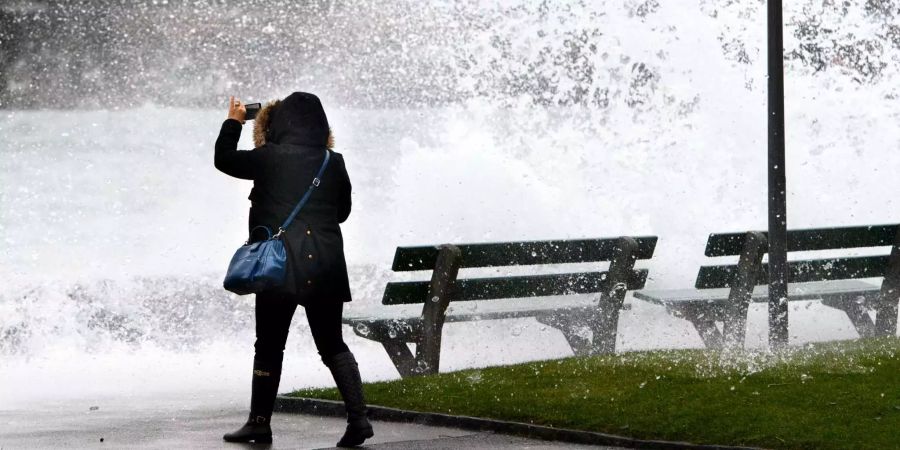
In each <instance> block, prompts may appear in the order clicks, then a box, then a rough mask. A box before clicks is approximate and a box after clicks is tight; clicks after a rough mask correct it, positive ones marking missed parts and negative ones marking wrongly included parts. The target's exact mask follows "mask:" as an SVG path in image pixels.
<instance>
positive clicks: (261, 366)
mask: <svg viewBox="0 0 900 450" xmlns="http://www.w3.org/2000/svg"><path fill="white" fill-rule="evenodd" d="M280 380H281V364H273V363H266V362H265V361H260V360H253V383H252V387H251V389H252V392H251V394H250V417H249V418H248V419H247V423H245V424H244V426H242V427H241V428H239V429H237V430H235V431H233V432H231V433H227V434H226V435H225V436H223V437H222V438H223V439H225V440H226V441H228V442H251V441H253V442H272V426H271V425H270V421H271V419H272V409H274V407H275V396H276V395H278V382H279V381H280Z"/></svg>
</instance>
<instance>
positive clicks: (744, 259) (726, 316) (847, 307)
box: [634, 225, 900, 348]
mask: <svg viewBox="0 0 900 450" xmlns="http://www.w3.org/2000/svg"><path fill="white" fill-rule="evenodd" d="M766 239H767V234H766V233H764V232H747V233H725V234H712V235H710V236H709V240H708V241H707V243H706V252H705V253H706V256H711V257H720V256H735V255H738V256H739V259H738V262H737V264H725V265H709V266H703V267H701V268H700V271H699V273H698V274H697V280H696V283H695V286H694V287H695V288H694V289H679V290H644V291H639V292H635V293H634V297H635V298H638V299H641V300H646V301H649V302H652V303H656V304H659V305H663V306H665V307H666V308H667V310H668V311H669V312H671V313H673V314H675V315H677V316H679V317H683V318H685V319H687V320H689V321H690V322H691V323H692V324H693V325H694V327H695V328H696V329H697V332H698V333H699V334H700V337H701V339H702V340H703V343H704V345H706V346H707V347H709V348H721V347H723V346H729V347H730V346H743V343H744V335H745V332H746V322H747V308H748V306H749V304H750V302H751V301H752V302H767V301H768V300H769V297H768V287H767V284H768V264H767V263H763V261H762V259H763V255H764V254H765V253H766V251H767V249H768V244H767V240H766ZM898 239H900V234H898V226H897V225H877V226H858V227H843V228H820V229H806V230H790V231H788V232H787V240H786V245H787V251H788V252H801V251H818V250H840V249H861V248H866V247H882V246H893V247H892V250H891V252H890V254H889V255H875V256H844V257H830V258H819V259H805V260H797V261H789V262H788V289H787V292H788V294H787V297H788V300H811V299H820V300H822V303H823V304H824V305H827V306H829V307H832V308H836V309H839V310H841V311H843V312H844V313H846V314H847V317H848V318H849V319H850V321H851V323H852V324H853V326H854V327H855V328H856V330H857V332H858V333H859V335H860V336H862V337H867V336H881V335H894V334H896V332H897V302H898V297H900V289H898V288H900V247H898V245H900V241H898ZM838 253H839V252H838ZM865 278H883V281H882V282H881V285H880V286H879V285H877V284H874V283H869V282H865V281H862V279H865ZM868 309H874V310H875V311H876V321H875V322H873V321H872V319H871V317H870V316H869V314H868V311H867V310H868ZM717 322H722V330H721V331H720V330H719V329H718V328H717V325H716V323H717Z"/></svg>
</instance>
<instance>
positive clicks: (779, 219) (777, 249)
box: [768, 0, 788, 349]
mask: <svg viewBox="0 0 900 450" xmlns="http://www.w3.org/2000/svg"><path fill="white" fill-rule="evenodd" d="M768 8H769V14H768V28H769V347H770V348H773V349H777V348H782V347H784V346H786V345H787V342H788V309H787V246H786V243H785V241H786V235H787V204H786V203H787V202H786V201H785V191H786V182H785V170H784V54H783V52H784V46H783V38H782V18H781V0H768Z"/></svg>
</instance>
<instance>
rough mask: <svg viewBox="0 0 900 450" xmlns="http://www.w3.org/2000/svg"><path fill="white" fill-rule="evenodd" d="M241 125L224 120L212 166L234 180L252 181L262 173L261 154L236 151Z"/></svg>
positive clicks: (231, 120) (258, 151) (260, 152)
mask: <svg viewBox="0 0 900 450" xmlns="http://www.w3.org/2000/svg"><path fill="white" fill-rule="evenodd" d="M242 127H243V126H242V125H241V123H240V122H239V121H237V120H234V119H225V122H223V123H222V129H221V130H219V138H218V139H216V156H215V160H214V164H215V166H216V169H219V170H220V171H221V172H222V173H225V174H227V175H231V176H233V177H235V178H241V179H244V180H253V179H255V178H259V176H260V174H261V173H262V171H263V161H262V158H263V154H264V153H265V152H263V151H260V150H259V149H257V150H251V151H242V150H238V149H237V144H238V141H239V140H240V139H241V128H242Z"/></svg>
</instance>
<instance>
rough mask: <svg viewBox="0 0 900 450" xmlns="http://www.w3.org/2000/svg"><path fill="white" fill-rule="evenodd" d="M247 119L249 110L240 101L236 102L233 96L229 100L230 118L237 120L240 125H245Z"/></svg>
mask: <svg viewBox="0 0 900 450" xmlns="http://www.w3.org/2000/svg"><path fill="white" fill-rule="evenodd" d="M245 117H247V108H246V107H245V106H244V104H243V103H241V101H240V100H235V98H234V96H233V95H232V96H231V98H230V99H229V100H228V118H229V119H234V120H237V121H238V122H240V123H244V118H245Z"/></svg>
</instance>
